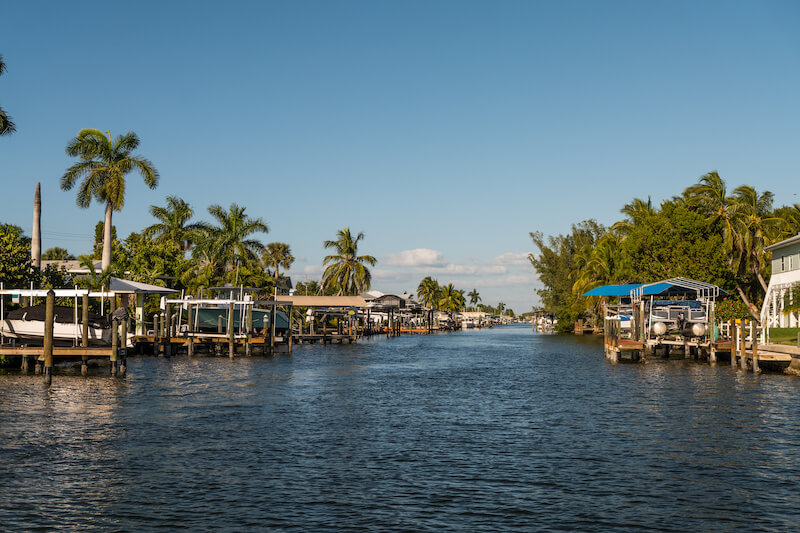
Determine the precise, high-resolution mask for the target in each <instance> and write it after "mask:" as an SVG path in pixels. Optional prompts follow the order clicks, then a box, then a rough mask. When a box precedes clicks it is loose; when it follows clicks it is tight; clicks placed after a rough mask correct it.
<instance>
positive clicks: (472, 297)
mask: <svg viewBox="0 0 800 533" xmlns="http://www.w3.org/2000/svg"><path fill="white" fill-rule="evenodd" d="M467 296H469V303H470V305H472V306H473V308H474V306H476V305H477V304H478V302H480V301H481V295H480V294H478V289H472V290H471V291H469V293H467Z"/></svg>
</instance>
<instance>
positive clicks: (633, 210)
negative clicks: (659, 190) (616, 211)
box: [611, 196, 656, 236]
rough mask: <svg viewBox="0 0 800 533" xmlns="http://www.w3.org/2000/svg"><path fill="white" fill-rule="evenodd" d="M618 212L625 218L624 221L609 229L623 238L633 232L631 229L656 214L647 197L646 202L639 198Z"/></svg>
mask: <svg viewBox="0 0 800 533" xmlns="http://www.w3.org/2000/svg"><path fill="white" fill-rule="evenodd" d="M620 212H621V213H622V214H623V215H625V216H626V218H625V220H621V221H619V222H617V223H616V224H614V225H613V226H612V227H611V229H613V230H614V231H616V232H618V233H620V234H622V235H623V236H627V235H629V234H630V232H631V231H633V228H635V227H636V226H637V225H639V224H641V223H642V222H643V221H644V220H646V219H647V218H648V217H651V216H653V215H655V214H656V210H655V209H654V208H653V202H652V200H651V199H650V197H649V196H648V197H647V201H646V202H645V201H644V200H642V199H641V198H634V199H633V201H632V202H631V203H629V204H625V206H623V208H622V209H620Z"/></svg>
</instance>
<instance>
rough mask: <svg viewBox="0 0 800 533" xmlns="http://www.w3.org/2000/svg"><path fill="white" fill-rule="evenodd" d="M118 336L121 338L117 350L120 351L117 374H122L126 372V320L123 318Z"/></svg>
mask: <svg viewBox="0 0 800 533" xmlns="http://www.w3.org/2000/svg"><path fill="white" fill-rule="evenodd" d="M119 337H120V339H121V342H120V344H121V347H120V350H119V353H120V361H119V375H120V376H124V375H125V374H126V373H127V372H128V321H127V320H123V321H122V323H121V324H120V334H119Z"/></svg>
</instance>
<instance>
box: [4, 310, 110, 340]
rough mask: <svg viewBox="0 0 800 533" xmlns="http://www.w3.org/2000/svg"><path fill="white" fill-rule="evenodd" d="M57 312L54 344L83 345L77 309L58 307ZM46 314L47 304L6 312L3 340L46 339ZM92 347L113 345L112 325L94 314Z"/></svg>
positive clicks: (90, 322)
mask: <svg viewBox="0 0 800 533" xmlns="http://www.w3.org/2000/svg"><path fill="white" fill-rule="evenodd" d="M54 311H55V313H54V314H55V320H54V321H53V342H55V343H58V344H61V345H63V344H73V343H78V344H80V342H81V339H82V335H83V328H82V326H81V323H80V320H79V317H78V316H76V313H75V309H74V308H72V307H66V306H61V305H57V306H55V309H54ZM44 315H45V306H44V304H41V305H34V306H33V307H23V308H21V309H17V310H15V311H11V312H9V313H6V315H5V318H4V320H2V321H0V333H2V335H3V337H8V338H13V339H19V340H20V341H28V342H37V341H38V342H39V343H41V342H42V340H43V339H44ZM89 344H94V345H98V344H100V345H110V344H111V326H110V325H109V323H108V320H107V319H105V318H104V317H102V316H100V315H96V314H94V313H90V314H89Z"/></svg>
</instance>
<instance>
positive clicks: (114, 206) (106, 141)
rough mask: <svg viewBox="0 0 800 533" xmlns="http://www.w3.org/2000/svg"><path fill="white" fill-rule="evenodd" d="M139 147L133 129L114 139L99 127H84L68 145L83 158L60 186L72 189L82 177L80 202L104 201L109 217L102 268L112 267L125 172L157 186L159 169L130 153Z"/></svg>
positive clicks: (69, 151) (84, 205)
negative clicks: (115, 216) (114, 220)
mask: <svg viewBox="0 0 800 533" xmlns="http://www.w3.org/2000/svg"><path fill="white" fill-rule="evenodd" d="M138 146H139V137H137V136H136V134H135V133H133V132H132V131H130V132H128V133H126V134H125V135H118V136H117V137H116V138H115V139H113V140H112V139H111V134H110V133H109V134H108V136H106V134H104V133H103V132H101V131H99V130H96V129H83V130H81V131H80V132H78V135H77V137H75V138H74V139H72V140H71V141H70V142H69V144H67V150H66V151H67V155H70V156H73V157H80V161H79V162H77V163H75V164H74V165H72V166H71V167H69V168H68V169H67V171H66V172H65V173H64V175H63V176H62V177H61V188H62V189H63V190H65V191H69V190H71V189H72V187H74V186H75V184H76V183H77V182H78V180H80V179H81V178H82V179H83V181H82V182H81V184H80V187H79V188H78V196H77V203H78V207H81V208H83V209H85V208H87V207H89V205H90V204H91V202H92V198H95V199H96V200H97V201H98V202H105V204H106V216H105V221H104V225H103V262H102V269H103V270H106V269H108V268H109V267H110V266H111V214H112V213H113V212H114V211H120V210H121V209H122V207H123V205H124V204H125V175H126V174H128V173H130V172H131V171H135V172H137V173H139V174H140V175H141V176H142V179H144V182H145V185H147V186H148V187H150V188H151V189H155V188H156V187H157V186H158V178H159V175H158V171H157V170H156V169H155V167H154V166H153V164H152V163H151V162H150V161H149V160H147V159H145V158H143V157H140V156H137V155H133V154H131V152H132V151H133V150H135V149H136V148H137V147H138Z"/></svg>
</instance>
